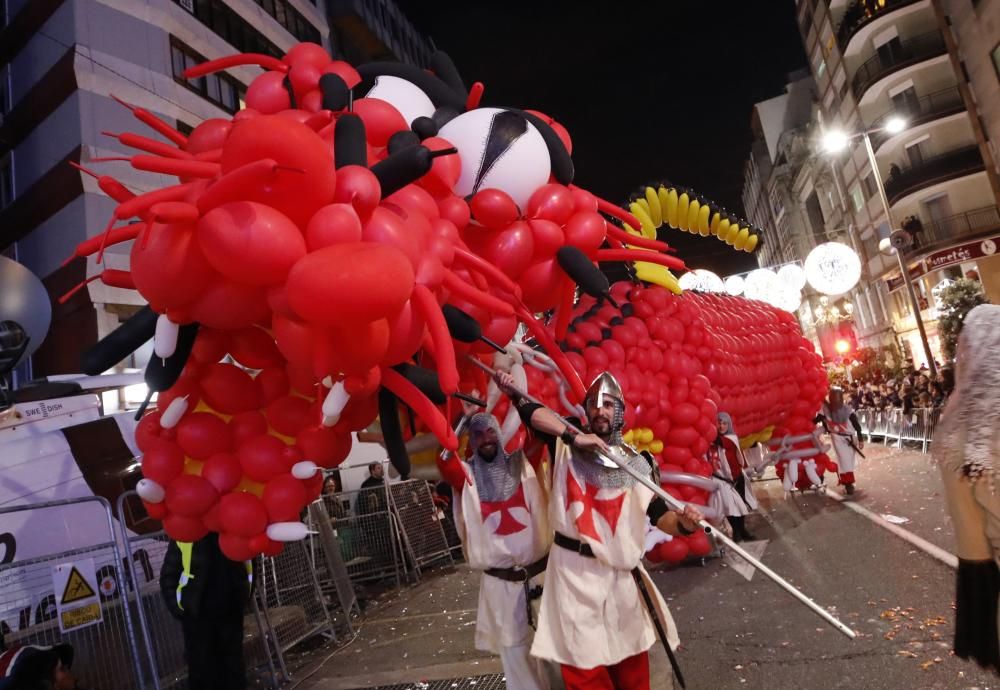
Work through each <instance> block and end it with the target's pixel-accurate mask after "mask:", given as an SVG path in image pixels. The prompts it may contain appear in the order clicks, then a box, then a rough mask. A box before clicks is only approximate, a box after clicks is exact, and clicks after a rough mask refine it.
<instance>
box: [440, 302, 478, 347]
mask: <svg viewBox="0 0 1000 690" xmlns="http://www.w3.org/2000/svg"><path fill="white" fill-rule="evenodd" d="M441 313H442V314H444V320H445V322H446V323H447V324H448V332H449V333H451V337H452V338H454V339H455V340H457V341H458V342H460V343H474V342H476V341H477V340H479V339H480V338H481V337H482V336H483V329H482V327H481V326H480V325H479V322H478V321H476V320H475V319H474V318H472V317H471V316H469V315H468V314H466V313H465V312H464V311H462V310H461V309H459V308H458V307H456V306H453V305H451V304H446V305H444V306H443V307H441Z"/></svg>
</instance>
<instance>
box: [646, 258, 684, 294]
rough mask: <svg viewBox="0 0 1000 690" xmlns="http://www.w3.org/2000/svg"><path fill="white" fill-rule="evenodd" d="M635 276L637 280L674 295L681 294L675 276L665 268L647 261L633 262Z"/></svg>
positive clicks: (681, 291)
mask: <svg viewBox="0 0 1000 690" xmlns="http://www.w3.org/2000/svg"><path fill="white" fill-rule="evenodd" d="M634 265H635V276H636V278H638V279H639V280H642V281H644V282H647V283H652V284H653V285H659V286H660V287H663V288H666V289H667V290H670V291H671V292H672V293H674V294H675V295H680V294H683V292H684V290H682V289H681V284H680V283H679V282H678V281H677V276H675V275H674V274H673V273H671V272H670V270H669V269H667V268H666V267H665V266H661V265H659V264H651V263H649V262H648V261H636V262H635V264H634Z"/></svg>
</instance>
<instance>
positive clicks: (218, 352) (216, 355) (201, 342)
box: [191, 326, 230, 364]
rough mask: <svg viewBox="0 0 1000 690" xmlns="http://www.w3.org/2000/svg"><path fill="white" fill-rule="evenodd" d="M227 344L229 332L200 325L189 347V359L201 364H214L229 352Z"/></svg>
mask: <svg viewBox="0 0 1000 690" xmlns="http://www.w3.org/2000/svg"><path fill="white" fill-rule="evenodd" d="M229 344H230V342H229V333H226V332H224V331H217V330H215V329H214V328H206V327H205V326H202V327H201V328H200V329H198V337H197V338H195V341H194V347H192V348H191V359H193V360H195V361H197V362H200V363H201V364H215V363H216V362H218V361H219V360H220V359H222V358H223V357H225V356H226V353H228V352H229Z"/></svg>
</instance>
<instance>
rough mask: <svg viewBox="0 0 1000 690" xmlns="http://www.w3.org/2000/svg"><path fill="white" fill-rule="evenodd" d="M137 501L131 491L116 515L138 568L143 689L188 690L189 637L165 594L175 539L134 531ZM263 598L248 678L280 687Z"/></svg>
mask: <svg viewBox="0 0 1000 690" xmlns="http://www.w3.org/2000/svg"><path fill="white" fill-rule="evenodd" d="M134 497H135V492H132V491H129V492H126V493H124V494H122V495H121V496H119V498H118V505H117V512H116V514H117V515H119V516H121V518H122V519H120V520H119V529H120V531H121V538H122V542H123V544H124V551H125V554H126V561H127V562H128V563H132V564H134V566H135V567H132V568H129V569H128V575H129V589H130V591H131V592H132V593H133V596H132V597H131V603H132V605H133V606H135V608H136V613H137V620H138V628H139V636H138V637H139V641H140V644H141V645H142V648H143V650H142V651H143V653H144V655H145V656H144V657H143V659H144V660H143V667H144V670H145V671H146V674H147V677H148V679H149V682H148V684H147V685H144V686H143V687H148V688H154V690H166V689H167V688H171V689H174V690H179V689H182V688H186V687H188V684H187V662H186V661H185V660H184V634H183V631H182V629H181V623H180V621H178V620H177V619H176V618H174V617H173V616H172V615H171V614H170V612H169V611H168V610H167V607H166V604H165V602H164V601H163V597H162V595H161V593H160V569H161V568H162V567H163V559H164V557H165V556H166V553H167V546H168V545H169V543H170V538H169V537H168V536H167V535H166V534H165V533H164V532H163V531H162V530H159V531H157V532H154V533H151V534H142V535H137V534H134V533H132V532H130V531H129V529H128V527H127V524H126V523H127V520H126V519H125V516H126V515H127V514H128V513H127V511H128V510H129V506H131V505H134V502H133V501H131V500H130V499H132V498H134ZM254 567H255V578H257V582H258V584H259V582H260V577H261V575H262V574H263V573H262V572H261V567H260V559H258V560H257V561H255V563H254ZM135 592H138V593H139V595H138V604H139V605H137V604H136V601H135V595H134V593H135ZM258 598H259V590H257V591H256V594H255V597H254V598H253V599H252V601H251V605H250V606H249V607H248V608H249V611H248V612H247V613H246V615H245V617H244V621H243V631H244V632H243V655H244V662H245V664H246V668H247V680H248V682H249V683H250V684H251V685H250V686H251V687H260V686H266V687H270V688H275V689H276V688H278V687H279V681H278V675H277V672H276V669H275V663H274V656H276V654H273V653H272V648H275V647H276V645H275V644H269V638H270V639H272V640H273V637H274V633H273V631H271V630H269V629H268V628H267V627H266V625H265V623H264V619H263V617H262V616H261V612H260V608H259V604H258ZM279 660H280V657H279ZM286 676H287V674H286ZM95 687H101V686H95ZM123 687H124V686H123Z"/></svg>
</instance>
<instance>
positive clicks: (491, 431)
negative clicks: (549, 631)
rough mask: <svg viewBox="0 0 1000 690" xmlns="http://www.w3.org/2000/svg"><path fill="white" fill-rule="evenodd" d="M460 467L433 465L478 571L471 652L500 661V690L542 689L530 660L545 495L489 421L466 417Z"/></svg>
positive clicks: (544, 546)
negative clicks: (503, 684) (465, 450)
mask: <svg viewBox="0 0 1000 690" xmlns="http://www.w3.org/2000/svg"><path fill="white" fill-rule="evenodd" d="M465 407H466V417H467V418H468V417H471V419H470V421H469V449H470V450H471V451H472V455H471V457H470V458H469V461H468V463H467V464H464V463H462V461H460V460H459V459H458V458H457V456H455V455H452V454H447V456H441V457H439V458H438V468H439V469H440V471H441V475H442V476H443V477H444V478H445V479H446V480H447V481H448V483H449V484H450V485H451V487H452V489H453V491H454V492H455V500H453V501H452V509H453V514H454V516H455V526H456V527H457V529H458V533H459V536H460V537H461V539H462V544H463V547H464V552H465V557H466V559H467V560H468V563H469V566H470V567H472V568H474V569H476V570H481V571H482V572H483V576H482V578H481V580H480V584H479V609H478V612H477V614H476V649H481V650H483V651H488V652H493V653H494V654H499V655H500V660H501V662H502V663H503V670H504V675H505V676H506V677H507V687H509V688H517V689H518V690H546V689H547V688H549V682H548V677H547V669H546V668H545V666H546V664H545V663H544V662H542V661H540V660H539V659H536V658H534V657H532V656H531V654H530V653H529V652H530V649H531V639H532V635H533V633H534V630H533V627H534V625H535V615H534V613H533V611H532V608H531V602H532V599H537V597H538V596H539V595H540V594H541V584H542V578H543V573H544V571H545V563H546V559H547V558H548V552H549V546H550V545H551V543H552V530H551V528H550V527H549V521H548V515H547V507H548V506H547V500H548V490H547V487H546V486H545V481H544V476H542V475H540V474H538V473H536V472H535V468H534V467H532V465H531V463H530V462H528V461H527V460H526V458H525V456H524V453H523V452H522V451H520V450H518V451H515V452H514V453H507V451H506V450H504V447H503V444H502V443H501V440H500V425H499V423H498V422H497V420H496V417H494V416H493V415H491V414H487V413H479V414H471V412H472V411H474V408H472V406H465Z"/></svg>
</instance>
